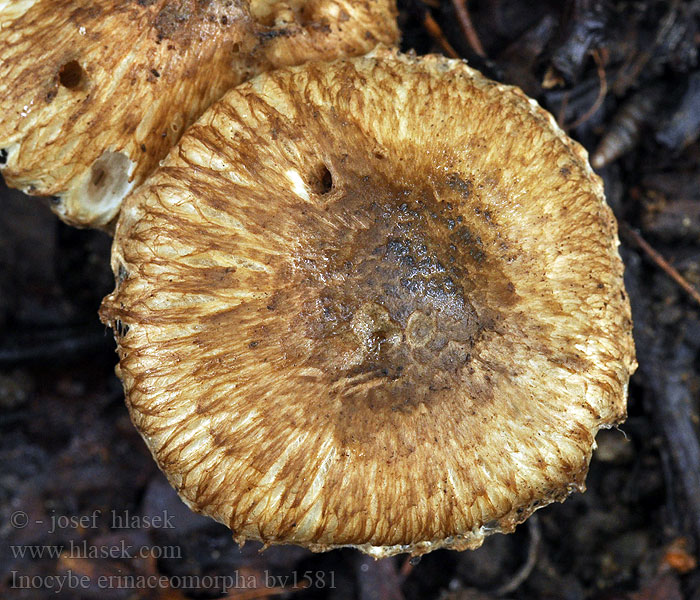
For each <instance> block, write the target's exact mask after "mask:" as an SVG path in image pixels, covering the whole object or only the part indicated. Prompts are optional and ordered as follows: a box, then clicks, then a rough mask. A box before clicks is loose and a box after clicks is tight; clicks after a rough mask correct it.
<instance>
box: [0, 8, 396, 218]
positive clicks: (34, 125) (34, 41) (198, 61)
mask: <svg viewBox="0 0 700 600" xmlns="http://www.w3.org/2000/svg"><path fill="white" fill-rule="evenodd" d="M395 12H396V10H395V2H394V0H290V2H280V1H261V0H253V1H252V2H248V1H244V0H237V1H232V0H99V1H97V2H88V1H86V0H13V1H4V0H0V168H2V169H3V174H4V177H5V179H6V181H7V183H8V184H9V185H11V186H13V187H19V188H21V189H22V190H24V191H26V192H28V193H30V194H39V195H49V196H53V203H52V207H53V209H54V211H55V212H56V213H57V214H58V215H59V216H60V217H61V218H62V219H63V220H65V221H67V222H68V223H71V224H74V225H81V226H105V225H107V224H108V223H109V222H110V221H111V220H112V219H113V218H114V217H115V215H116V214H117V213H118V211H119V207H120V205H121V202H122V199H123V198H124V196H125V195H126V194H128V193H129V191H130V190H131V189H133V188H134V187H135V186H137V185H138V184H140V183H141V182H142V181H143V180H144V179H145V177H146V176H147V175H148V174H149V173H151V172H152V171H153V170H154V169H155V167H156V166H157V165H158V162H159V161H160V160H161V159H162V158H163V157H164V156H165V154H166V153H167V152H168V150H169V149H170V148H171V147H172V145H173V144H174V143H175V142H176V141H177V140H178V139H179V137H180V135H181V134H182V132H183V131H184V129H185V128H186V127H187V126H188V125H190V124H191V123H192V122H193V121H194V120H195V119H196V118H197V117H198V116H199V115H201V113H202V112H203V111H204V110H205V109H206V108H207V107H208V106H209V105H210V104H211V103H212V102H213V101H214V100H216V99H218V98H220V97H221V96H222V95H223V93H224V92H225V91H226V90H228V89H229V88H231V87H233V86H235V85H237V84H239V83H241V82H242V81H244V80H246V79H249V78H250V77H252V76H253V75H256V74H258V73H260V72H263V71H266V70H268V69H270V68H274V67H277V66H281V65H288V64H299V63H302V62H305V61H307V60H313V59H317V58H324V59H330V58H335V57H338V56H351V55H359V54H364V53H366V52H367V51H369V50H371V49H372V48H373V47H374V46H375V45H376V44H377V43H378V42H383V43H388V44H390V43H393V42H395V41H396V40H397V38H398V30H397V26H396V18H395Z"/></svg>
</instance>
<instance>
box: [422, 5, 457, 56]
mask: <svg viewBox="0 0 700 600" xmlns="http://www.w3.org/2000/svg"><path fill="white" fill-rule="evenodd" d="M423 26H424V27H425V30H426V31H427V32H428V33H429V34H430V37H431V38H433V39H434V40H435V41H436V42H437V43H438V45H439V46H440V48H442V51H443V52H444V53H445V54H446V55H447V56H449V57H450V58H459V54H457V51H456V50H455V49H454V48H453V47H452V44H450V42H448V41H447V38H446V37H445V34H444V33H443V32H442V29H441V28H440V25H438V23H437V21H436V20H435V19H433V16H432V15H431V14H430V13H429V12H427V11H426V13H425V17H424V18H423Z"/></svg>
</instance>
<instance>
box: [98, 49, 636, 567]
mask: <svg viewBox="0 0 700 600" xmlns="http://www.w3.org/2000/svg"><path fill="white" fill-rule="evenodd" d="M617 245H618V239H617V231H616V223H615V220H614V217H613V215H612V213H611V211H610V209H609V207H608V206H607V204H606V203H605V199H604V196H603V188H602V184H601V180H600V179H599V178H598V177H597V176H596V175H595V174H594V173H593V172H592V170H591V169H590V167H589V165H588V162H587V155H586V152H585V151H584V150H583V149H582V148H581V146H579V145H578V144H577V143H576V142H573V141H572V140H570V139H569V138H567V137H566V136H565V135H564V133H563V132H562V131H561V130H560V129H559V128H558V127H557V125H556V123H555V122H554V120H553V119H552V117H551V115H550V114H549V113H547V112H545V111H544V110H542V109H541V108H540V107H539V106H538V105H537V104H536V103H535V102H534V101H533V100H529V99H528V98H527V97H526V96H525V95H524V94H523V93H522V92H521V91H520V90H518V89H516V88H513V87H508V86H505V85H500V84H498V83H495V82H493V81H490V80H488V79H486V78H484V77H483V76H482V75H481V74H479V73H478V72H476V71H474V70H473V69H471V68H469V67H468V66H466V64H464V63H463V62H460V61H456V60H447V59H444V58H442V57H437V56H427V57H421V58H415V57H412V56H406V55H402V54H398V53H395V52H392V51H389V50H386V49H382V48H380V49H378V50H376V51H374V52H373V53H372V54H370V55H369V56H367V57H363V58H358V59H345V60H338V61H336V62H333V63H329V64H321V63H318V64H307V65H305V66H303V67H294V68H287V69H282V70H279V71H276V72H271V73H267V74H264V75H261V76H259V77H257V78H255V79H254V80H252V81H249V82H247V83H245V84H243V85H241V86H239V87H237V88H236V89H234V90H232V91H230V92H229V93H228V94H226V96H225V97H224V98H223V99H222V100H221V101H220V102H218V103H216V104H215V105H214V106H212V107H211V108H210V109H209V110H208V111H207V112H206V113H205V114H204V115H203V116H202V118H201V119H200V120H199V121H198V122H197V123H196V124H195V125H194V126H193V127H192V128H191V129H190V130H189V131H188V132H187V134H186V135H185V136H184V137H183V138H182V140H181V142H180V144H179V145H178V146H177V147H176V148H175V149H174V150H173V151H172V152H171V154H170V155H169V156H168V158H167V159H166V160H165V161H164V164H163V165H162V166H161V168H160V169H159V170H158V171H157V172H156V173H155V174H154V176H153V177H152V178H150V179H149V181H148V182H147V183H146V184H145V185H144V186H143V187H142V188H141V189H140V190H139V191H138V192H137V193H135V194H133V195H132V196H131V197H130V198H129V199H128V200H127V203H126V205H125V207H124V209H123V210H122V213H121V216H120V218H119V222H118V226H117V231H116V237H115V243H114V246H113V255H112V267H113V270H114V272H115V274H116V276H117V286H116V289H115V291H114V292H113V293H112V294H111V295H110V296H108V297H107V298H106V299H105V301H104V303H103V307H102V313H101V314H102V318H103V320H104V321H105V322H106V323H109V324H110V325H111V326H112V327H114V328H115V331H116V337H117V340H118V353H119V356H120V365H119V368H118V372H119V374H120V376H121V378H122V380H123V383H124V387H125V392H126V400H127V404H128V407H129V409H130V412H131V416H132V419H133V421H134V423H135V424H136V426H137V428H138V429H139V430H140V432H141V434H142V435H143V437H144V439H145V441H146V443H147V444H148V446H149V448H150V449H151V451H152V453H153V455H154V457H155V459H156V460H157V461H158V463H159V465H160V467H161V469H162V470H163V471H164V472H165V473H166V475H167V477H168V479H169V480H170V482H171V483H172V485H173V486H174V487H175V488H176V489H177V490H178V492H179V494H180V495H181V497H182V498H183V500H184V501H185V502H186V503H187V504H188V505H189V506H190V507H191V508H193V509H194V510H196V511H199V512H202V513H204V514H207V515H209V516H211V517H213V518H214V519H216V520H218V521H220V522H222V523H224V524H226V525H228V526H229V527H230V528H231V529H232V530H233V532H234V534H235V537H236V539H237V540H239V541H243V540H245V539H256V540H262V541H263V542H265V543H268V544H273V543H294V544H299V545H302V546H306V547H308V548H311V549H312V550H319V551H320V550H328V549H331V548H334V547H338V546H353V547H356V548H358V549H360V550H362V551H363V552H366V553H368V554H371V555H373V556H375V557H383V556H390V555H392V554H396V553H399V552H411V553H413V554H422V553H425V552H429V551H431V550H434V549H437V548H454V549H466V548H475V547H477V546H479V545H480V544H481V543H482V541H483V538H484V536H485V535H486V534H488V533H491V532H494V531H502V532H508V531H511V530H512V529H513V528H514V527H515V525H516V524H517V523H519V522H521V521H523V520H524V519H525V518H527V516H528V515H529V514H531V513H532V512H533V511H534V510H535V509H537V508H538V507H541V506H543V505H545V504H548V503H550V502H552V501H554V500H563V499H564V498H565V497H566V496H567V495H568V494H569V493H570V492H572V491H573V490H577V489H578V490H582V489H583V487H584V478H585V474H586V471H587V469H588V463H589V460H590V457H591V451H592V448H593V446H594V437H595V434H596V432H597V431H598V430H599V429H600V428H601V427H611V426H613V425H615V424H616V423H619V422H621V421H622V420H623V419H624V418H625V411H626V392H627V384H628V379H629V375H630V373H631V372H632V371H633V370H634V368H635V366H636V363H635V359H634V348H633V342H632V336H631V326H632V324H631V319H630V307H629V304H628V300H627V296H626V294H625V290H624V285H623V281H622V270H623V267H622V263H621V261H620V258H619V255H618V252H617Z"/></svg>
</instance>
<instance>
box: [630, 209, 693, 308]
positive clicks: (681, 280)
mask: <svg viewBox="0 0 700 600" xmlns="http://www.w3.org/2000/svg"><path fill="white" fill-rule="evenodd" d="M620 231H622V233H623V234H624V235H626V236H627V237H629V238H631V239H632V241H633V242H634V243H635V244H636V245H637V246H638V247H639V248H640V249H641V250H643V251H644V253H645V254H646V255H647V256H648V257H649V258H650V259H651V260H652V261H654V263H655V264H656V266H658V267H659V268H660V269H661V270H662V271H663V272H664V273H666V274H667V275H668V276H669V277H670V278H671V279H673V281H675V282H676V283H677V284H678V285H679V286H680V287H681V288H683V290H684V291H685V292H686V293H687V294H688V295H689V296H690V297H691V298H692V299H693V300H695V302H697V303H698V304H700V292H698V290H696V289H695V288H694V287H693V286H692V285H690V283H688V280H687V279H686V278H685V277H683V275H681V274H680V273H679V272H678V270H677V269H676V268H675V267H673V266H672V265H671V264H670V263H669V262H668V261H667V260H666V259H665V258H664V257H663V256H661V254H659V253H658V252H657V251H656V250H654V248H652V247H651V245H650V244H649V242H647V241H646V240H645V239H644V238H643V237H642V236H641V235H639V233H637V232H636V231H635V230H634V229H632V228H631V227H629V226H628V225H627V224H625V223H620Z"/></svg>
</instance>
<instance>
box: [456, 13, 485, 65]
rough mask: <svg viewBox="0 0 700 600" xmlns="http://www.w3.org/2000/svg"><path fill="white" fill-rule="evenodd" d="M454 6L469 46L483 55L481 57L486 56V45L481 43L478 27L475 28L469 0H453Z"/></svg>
mask: <svg viewBox="0 0 700 600" xmlns="http://www.w3.org/2000/svg"><path fill="white" fill-rule="evenodd" d="M452 6H454V8H455V12H456V13H457V20H458V21H459V26H460V27H461V28H462V33H464V37H465V38H467V42H468V43H469V46H470V47H471V49H472V50H474V52H475V53H476V54H478V55H479V56H481V58H486V52H485V51H484V47H483V46H482V45H481V40H480V39H479V36H478V34H477V33H476V29H474V25H473V23H472V18H471V16H470V15H469V9H468V8H467V0H452Z"/></svg>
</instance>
